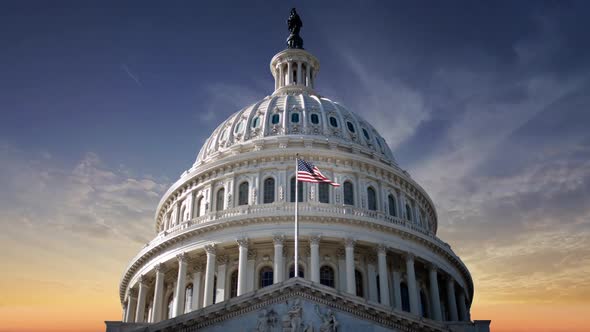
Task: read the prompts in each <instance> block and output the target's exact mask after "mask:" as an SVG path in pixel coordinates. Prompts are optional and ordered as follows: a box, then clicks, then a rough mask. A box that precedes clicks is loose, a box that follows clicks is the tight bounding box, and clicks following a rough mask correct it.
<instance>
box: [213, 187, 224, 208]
mask: <svg viewBox="0 0 590 332" xmlns="http://www.w3.org/2000/svg"><path fill="white" fill-rule="evenodd" d="M224 197H225V190H224V189H223V188H221V189H219V190H218V191H217V204H216V205H215V207H216V208H217V211H222V210H223V199H224Z"/></svg>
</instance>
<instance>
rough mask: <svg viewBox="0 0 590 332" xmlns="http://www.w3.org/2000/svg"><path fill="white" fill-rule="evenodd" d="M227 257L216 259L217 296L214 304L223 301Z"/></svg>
mask: <svg viewBox="0 0 590 332" xmlns="http://www.w3.org/2000/svg"><path fill="white" fill-rule="evenodd" d="M228 261H229V260H228V258H227V256H225V255H224V256H219V257H217V294H216V295H215V303H219V302H223V301H225V273H226V272H227V263H228Z"/></svg>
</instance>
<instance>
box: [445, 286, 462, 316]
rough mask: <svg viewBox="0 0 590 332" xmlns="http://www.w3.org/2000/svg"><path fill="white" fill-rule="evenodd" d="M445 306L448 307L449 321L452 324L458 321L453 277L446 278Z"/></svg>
mask: <svg viewBox="0 0 590 332" xmlns="http://www.w3.org/2000/svg"><path fill="white" fill-rule="evenodd" d="M447 306H448V307H449V316H450V317H449V319H450V320H451V321H453V322H456V321H458V320H459V315H458V314H457V300H456V299H455V280H453V277H451V276H448V277H447Z"/></svg>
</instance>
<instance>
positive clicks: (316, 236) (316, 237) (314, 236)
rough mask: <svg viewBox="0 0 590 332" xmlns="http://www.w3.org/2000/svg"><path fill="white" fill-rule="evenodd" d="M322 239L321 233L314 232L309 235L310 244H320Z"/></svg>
mask: <svg viewBox="0 0 590 332" xmlns="http://www.w3.org/2000/svg"><path fill="white" fill-rule="evenodd" d="M321 239H322V236H321V235H319V234H312V235H311V236H310V237H309V244H310V245H319V244H320V240H321Z"/></svg>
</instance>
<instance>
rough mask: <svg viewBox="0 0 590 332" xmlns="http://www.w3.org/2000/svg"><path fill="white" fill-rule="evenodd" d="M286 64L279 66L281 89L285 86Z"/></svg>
mask: <svg viewBox="0 0 590 332" xmlns="http://www.w3.org/2000/svg"><path fill="white" fill-rule="evenodd" d="M283 68H284V64H282V63H281V64H280V65H279V87H282V86H285V70H284V69H283Z"/></svg>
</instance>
